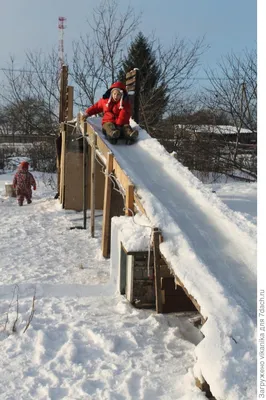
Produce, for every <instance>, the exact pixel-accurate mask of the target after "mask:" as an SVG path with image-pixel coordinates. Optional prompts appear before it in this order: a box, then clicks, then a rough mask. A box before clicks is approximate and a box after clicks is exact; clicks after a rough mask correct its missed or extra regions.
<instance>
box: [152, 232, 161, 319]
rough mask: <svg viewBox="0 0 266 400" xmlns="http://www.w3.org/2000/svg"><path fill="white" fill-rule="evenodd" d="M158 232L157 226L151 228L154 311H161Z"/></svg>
mask: <svg viewBox="0 0 266 400" xmlns="http://www.w3.org/2000/svg"><path fill="white" fill-rule="evenodd" d="M159 237H160V232H159V230H158V228H154V229H153V255H154V280H155V296H156V312H157V313H158V314H160V313H162V294H161V274H160V249H159Z"/></svg>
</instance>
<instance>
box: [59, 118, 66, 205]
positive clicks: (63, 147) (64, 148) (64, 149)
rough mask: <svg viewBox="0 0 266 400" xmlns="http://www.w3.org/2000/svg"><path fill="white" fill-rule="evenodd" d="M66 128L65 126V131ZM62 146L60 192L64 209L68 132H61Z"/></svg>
mask: <svg viewBox="0 0 266 400" xmlns="http://www.w3.org/2000/svg"><path fill="white" fill-rule="evenodd" d="M65 128H66V126H64V129H65ZM61 138H62V144H61V157H60V190H59V199H60V203H61V204H62V207H63V208H64V201H65V159H66V131H65V130H63V131H62V132H61Z"/></svg>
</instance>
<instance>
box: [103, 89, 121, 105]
mask: <svg viewBox="0 0 266 400" xmlns="http://www.w3.org/2000/svg"><path fill="white" fill-rule="evenodd" d="M115 90H116V91H117V92H119V93H120V94H121V98H120V103H119V109H120V110H122V108H123V96H124V92H123V90H122V89H120V88H118V87H112V89H111V91H110V96H109V99H108V102H107V104H106V107H108V106H109V104H110V102H111V100H112V95H113V92H114V91H115Z"/></svg>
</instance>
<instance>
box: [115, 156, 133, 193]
mask: <svg viewBox="0 0 266 400" xmlns="http://www.w3.org/2000/svg"><path fill="white" fill-rule="evenodd" d="M113 170H114V174H115V176H116V178H117V179H118V181H119V183H120V185H121V186H122V187H123V189H124V191H125V193H126V189H127V187H128V186H129V185H133V183H132V182H131V180H130V179H129V177H128V176H127V175H126V173H125V171H124V170H123V169H122V168H121V167H120V165H119V164H118V162H117V160H116V159H115V158H114V162H113Z"/></svg>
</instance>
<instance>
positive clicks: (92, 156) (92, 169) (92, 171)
mask: <svg viewBox="0 0 266 400" xmlns="http://www.w3.org/2000/svg"><path fill="white" fill-rule="evenodd" d="M95 156H96V154H95V133H93V134H92V136H91V197H90V199H91V201H90V208H91V237H92V238H94V226H95V167H96V165H95V163H96V159H95Z"/></svg>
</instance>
